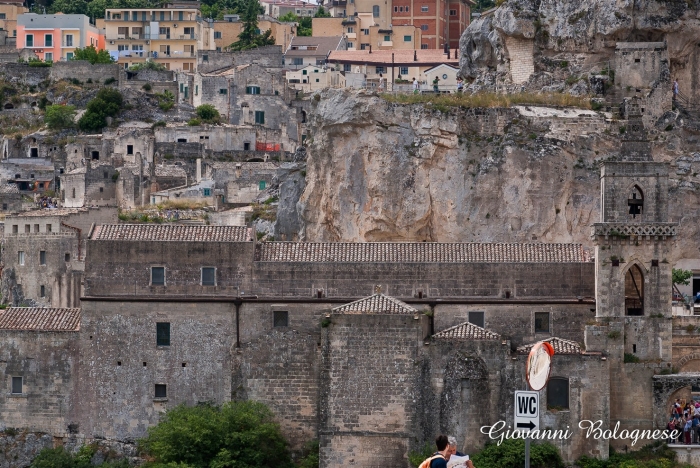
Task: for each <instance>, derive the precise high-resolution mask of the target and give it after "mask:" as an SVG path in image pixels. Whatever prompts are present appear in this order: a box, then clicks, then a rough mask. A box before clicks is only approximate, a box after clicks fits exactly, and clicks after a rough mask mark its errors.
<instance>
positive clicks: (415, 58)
mask: <svg viewBox="0 0 700 468" xmlns="http://www.w3.org/2000/svg"><path fill="white" fill-rule="evenodd" d="M413 61H414V62H417V61H418V51H417V50H414V51H413Z"/></svg>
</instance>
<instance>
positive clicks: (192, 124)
mask: <svg viewBox="0 0 700 468" xmlns="http://www.w3.org/2000/svg"><path fill="white" fill-rule="evenodd" d="M187 125H189V126H190V127H197V126H199V125H202V121H201V120H199V119H197V118H195V119H190V120H188V121H187Z"/></svg>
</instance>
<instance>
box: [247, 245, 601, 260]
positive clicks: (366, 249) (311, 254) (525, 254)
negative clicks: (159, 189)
mask: <svg viewBox="0 0 700 468" xmlns="http://www.w3.org/2000/svg"><path fill="white" fill-rule="evenodd" d="M255 255H256V261H259V262H307V263H308V262H344V263H353V262H381V263H581V262H590V260H591V259H590V255H589V253H588V252H586V251H585V250H584V249H583V246H582V245H581V244H542V243H533V244H481V243H464V244H445V243H437V242H403V243H396V242H366V243H359V242H358V243H349V242H328V243H312V242H264V243H262V244H259V245H258V248H257V251H256V254H255Z"/></svg>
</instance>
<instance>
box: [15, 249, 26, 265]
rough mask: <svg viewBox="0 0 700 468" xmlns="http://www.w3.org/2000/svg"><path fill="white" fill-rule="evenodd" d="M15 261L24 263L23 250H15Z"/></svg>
mask: <svg viewBox="0 0 700 468" xmlns="http://www.w3.org/2000/svg"><path fill="white" fill-rule="evenodd" d="M17 263H19V264H20V265H24V251H22V250H20V251H19V252H17Z"/></svg>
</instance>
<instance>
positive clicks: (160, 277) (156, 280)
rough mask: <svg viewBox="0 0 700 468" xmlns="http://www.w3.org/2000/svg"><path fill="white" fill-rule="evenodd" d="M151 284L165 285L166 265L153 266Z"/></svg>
mask: <svg viewBox="0 0 700 468" xmlns="http://www.w3.org/2000/svg"><path fill="white" fill-rule="evenodd" d="M151 285H152V286H165V267H151Z"/></svg>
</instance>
